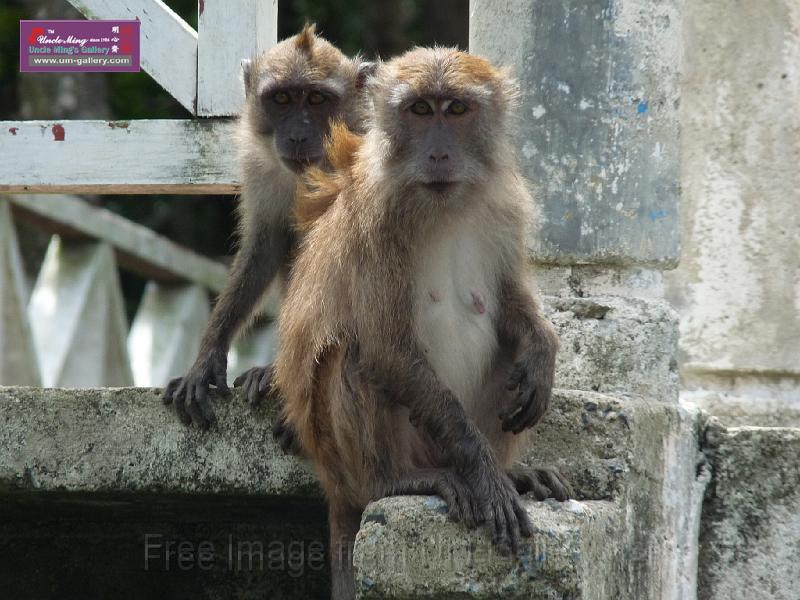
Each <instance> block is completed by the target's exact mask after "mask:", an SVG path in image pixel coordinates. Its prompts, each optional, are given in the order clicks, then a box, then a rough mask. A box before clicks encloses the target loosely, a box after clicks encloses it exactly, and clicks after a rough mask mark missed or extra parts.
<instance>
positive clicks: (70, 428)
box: [0, 388, 702, 600]
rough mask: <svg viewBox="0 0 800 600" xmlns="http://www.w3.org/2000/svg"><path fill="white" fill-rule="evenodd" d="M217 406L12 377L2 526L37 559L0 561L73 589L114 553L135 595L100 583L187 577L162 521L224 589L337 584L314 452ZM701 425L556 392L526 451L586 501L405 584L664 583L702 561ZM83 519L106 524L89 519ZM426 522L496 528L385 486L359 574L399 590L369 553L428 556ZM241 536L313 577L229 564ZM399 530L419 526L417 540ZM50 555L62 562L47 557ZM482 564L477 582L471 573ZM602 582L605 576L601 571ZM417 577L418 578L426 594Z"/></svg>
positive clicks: (535, 508)
mask: <svg viewBox="0 0 800 600" xmlns="http://www.w3.org/2000/svg"><path fill="white" fill-rule="evenodd" d="M215 406H216V409H217V415H218V418H219V427H218V429H217V430H213V431H210V432H199V431H195V430H193V429H187V428H185V427H184V426H183V425H181V424H180V423H178V421H177V419H176V418H175V416H174V414H172V411H171V410H169V409H167V408H165V407H163V406H162V405H161V404H160V400H159V391H158V390H154V389H144V388H123V389H101V390H93V389H92V390H62V389H37V388H0V501H2V502H3V504H4V506H8V507H10V509H9V511H6V513H5V514H6V515H7V516H6V520H5V521H2V522H1V523H0V525H1V526H0V538H2V539H3V540H4V541H7V542H10V543H13V545H14V547H16V548H18V549H19V552H20V553H21V554H24V555H26V556H27V555H30V556H31V559H32V558H33V557H34V556H36V557H37V559H38V560H36V561H34V560H31V562H30V563H28V564H29V566H30V568H29V569H28V570H26V569H24V568H23V569H15V570H14V571H13V572H5V571H7V570H9V569H10V567H8V565H6V567H8V568H5V567H0V571H3V572H0V578H2V579H3V580H4V581H10V582H11V583H10V588H9V589H14V590H16V589H27V588H25V586H26V585H29V584H28V583H27V582H29V581H30V580H31V578H32V577H33V578H36V577H38V579H36V581H37V584H36V585H40V586H46V585H53V586H61V587H64V586H66V587H65V588H64V589H67V588H68V587H69V583H70V581H71V582H72V584H74V585H76V586H79V585H80V583H79V582H78V581H77V579H76V577H78V576H79V575H77V573H80V577H84V576H85V575H86V571H85V570H84V571H80V570H75V569H74V568H73V567H74V565H75V561H78V562H80V563H81V564H86V563H92V564H98V565H100V564H102V563H103V559H105V561H106V563H107V566H108V568H109V569H110V571H111V572H115V573H119V575H120V577H121V580H124V581H125V582H127V584H128V587H127V588H126V591H125V593H124V594H122V595H120V592H119V590H118V589H117V588H114V589H113V590H112V589H111V588H104V589H106V592H107V593H109V594H110V593H112V592H113V593H114V595H115V596H116V597H124V598H127V597H131V598H133V597H136V596H137V595H138V596H139V597H141V596H142V595H145V596H146V595H147V590H149V589H151V588H150V586H151V585H153V586H155V585H156V584H158V585H161V586H168V585H175V581H177V580H178V579H180V577H179V575H178V574H176V573H175V572H174V570H175V569H176V568H177V567H176V565H175V563H174V562H173V563H171V567H165V566H164V564H163V562H161V561H163V559H164V554H165V553H166V550H165V548H164V546H163V545H161V546H158V545H157V547H156V548H155V550H154V552H155V558H154V559H153V563H152V566H153V569H154V571H155V572H153V571H148V572H146V573H144V574H142V570H141V568H142V558H143V557H144V556H145V554H144V552H145V540H146V538H145V536H146V535H147V534H148V533H150V534H152V533H155V534H159V535H161V537H160V538H157V539H158V540H162V541H169V540H172V541H174V542H176V543H177V542H180V541H184V542H187V543H188V544H189V547H190V548H194V549H195V550H197V548H198V546H199V544H200V543H201V542H202V541H205V540H212V541H213V542H214V543H213V546H214V550H215V553H216V554H215V557H216V560H215V561H214V562H213V568H212V569H211V570H210V571H208V572H206V571H204V570H202V569H200V567H199V566H198V565H197V564H196V563H193V562H191V561H189V567H188V568H189V569H190V570H191V573H192V578H193V579H192V581H193V585H194V584H195V583H196V582H197V581H202V582H205V585H207V586H208V589H211V590H215V593H217V594H218V595H221V596H226V595H228V596H230V595H234V596H235V595H238V594H239V592H241V591H242V590H243V589H246V590H248V593H249V592H252V591H253V590H256V591H259V590H261V591H263V592H264V594H265V595H266V594H267V593H268V590H270V589H284V590H288V589H295V590H300V591H298V592H297V595H295V596H294V597H298V598H299V597H309V595H311V596H314V595H315V594H316V592H313V593H312V592H311V591H309V590H312V589H313V590H318V589H320V588H319V586H323V587H324V585H326V584H325V582H326V581H327V568H326V567H325V566H324V565H323V566H322V567H320V566H319V565H317V569H320V568H321V569H322V570H313V569H312V568H311V566H310V564H311V558H312V555H313V556H316V554H318V553H319V552H318V551H317V552H316V554H314V552H312V550H313V549H314V548H317V546H315V545H314V543H315V542H316V543H318V544H322V545H323V546H322V547H325V546H326V545H327V540H326V536H325V534H324V526H323V522H324V516H321V515H324V509H323V508H322V504H321V502H320V495H319V488H318V486H317V485H316V483H315V480H314V477H313V475H312V474H311V471H310V470H309V468H308V466H307V465H305V464H304V463H303V462H302V461H299V460H297V459H294V458H291V457H286V456H283V455H282V454H281V452H280V450H279V449H278V447H277V446H276V445H275V444H274V442H273V441H272V439H271V435H270V426H271V423H272V421H273V419H274V416H275V413H274V408H273V407H270V406H264V407H262V408H259V409H257V410H255V411H251V410H250V409H249V408H247V406H246V404H245V402H244V400H243V398H242V397H241V395H240V394H239V393H238V392H237V393H235V394H234V397H233V398H232V399H231V400H229V401H221V400H220V401H217V402H216V403H215ZM700 428H701V427H700V425H699V423H698V417H697V416H696V415H691V414H689V413H686V411H683V410H682V409H680V408H679V407H677V406H676V405H670V404H667V403H663V402H656V401H646V400H642V399H636V398H626V399H618V398H613V397H610V396H606V395H603V394H598V393H594V392H581V391H569V390H560V391H557V392H556V394H555V395H554V398H553V402H552V404H551V409H550V411H549V412H548V414H547V416H546V417H545V419H544V420H543V421H542V423H541V424H539V425H538V426H537V428H536V430H535V435H534V442H533V444H532V446H531V447H530V448H529V449H528V451H527V453H526V455H525V456H524V462H527V463H529V464H537V463H539V464H541V463H546V464H554V465H557V466H559V467H560V468H561V469H562V470H563V472H564V473H565V474H566V475H567V476H568V477H569V478H570V480H571V481H572V482H573V483H574V485H575V488H576V490H577V498H578V500H577V501H574V502H570V503H568V504H565V505H557V504H553V503H550V502H547V503H544V504H537V503H532V504H530V506H529V509H530V511H531V517H532V519H533V520H534V522H535V523H536V525H537V531H539V532H540V533H539V534H537V535H536V536H535V537H534V538H533V539H532V540H531V544H532V545H531V546H530V547H529V550H530V553H529V556H528V558H525V556H526V555H525V554H523V556H522V557H520V558H516V559H513V560H511V559H505V558H502V557H489V558H488V559H487V561H488V562H486V563H485V564H480V565H478V566H476V565H475V564H474V563H467V564H464V565H462V566H461V567H456V568H455V569H454V570H451V571H447V568H446V567H445V566H441V567H436V568H438V569H440V571H439V572H440V573H441V574H442V576H443V577H447V579H443V580H442V581H440V582H439V583H438V584H437V583H436V582H435V581H434V580H433V579H431V577H432V575H433V571H431V572H430V573H428V574H427V575H426V576H425V578H426V580H427V581H428V583H424V581H423V579H421V578H417V579H414V578H410V579H407V580H406V581H407V582H408V583H407V585H417V586H425V585H427V586H430V587H431V589H436V590H439V592H441V593H445V592H444V591H443V590H444V589H445V588H447V586H457V585H461V586H462V587H461V588H457V589H458V590H460V591H459V592H458V593H459V594H461V593H463V597H472V596H475V597H482V596H483V597H490V596H493V595H494V596H497V595H501V596H503V597H506V596H508V595H509V594H511V592H510V591H509V589H510V588H511V587H514V586H522V587H521V588H520V589H521V590H523V591H524V593H534V592H535V593H534V596H533V597H547V598H592V597H596V598H599V597H603V596H597V595H592V594H593V593H594V592H593V591H592V590H597V589H609V590H612V591H613V593H614V594H616V595H617V596H618V597H620V598H636V599H637V600H638V599H640V598H655V597H659V596H658V594H660V593H661V592H662V591H663V590H664V589H665V586H668V585H669V584H667V583H663V582H664V581H672V580H674V579H675V577H674V576H675V574H676V573H680V572H683V571H688V572H692V571H691V564H689V565H687V564H686V561H689V563H691V560H692V556H688V557H687V556H686V555H687V553H686V552H684V547H685V546H687V545H688V542H687V541H686V540H683V539H682V538H681V536H682V535H683V533H682V532H684V531H685V530H686V529H687V527H686V523H687V522H691V523H693V521H692V519H698V518H699V507H700V504H699V500H698V499H697V498H698V496H697V494H698V490H699V498H702V485H700V484H698V482H697V481H696V473H697V471H698V469H697V465H698V463H699V461H701V459H702V455H701V454H700V453H699V449H698V441H697V440H698V431H699V429H700ZM670 465H673V466H670ZM674 465H678V468H676V467H674ZM695 487H697V489H695ZM381 513H382V514H385V515H386V516H385V519H386V521H387V523H391V524H392V527H391V528H389V529H384V530H380V529H378V528H377V526H375V523H379V522H380V521H381V520H382V519H380V518H377V519H373V520H371V519H370V516H369V515H373V514H381ZM306 514H307V515H309V516H308V517H306V516H304V515H306ZM315 515H316V516H315ZM85 522H91V523H92V525H91V526H87V528H81V527H83V526H78V525H76V524H78V523H85ZM420 523H425V525H424V527H423V529H424V530H425V531H427V532H428V535H430V536H433V537H434V538H435V539H441V540H445V539H447V540H450V541H449V542H448V543H451V544H454V548H461V549H463V548H469V547H471V546H470V544H472V543H473V542H475V543H476V544H477V542H478V541H481V540H482V541H483V542H487V543H488V539H486V534H485V533H484V532H482V531H477V532H468V531H466V530H464V529H462V528H461V527H460V526H457V525H455V524H452V523H446V522H445V521H444V519H443V515H442V514H441V503H440V501H439V500H437V499H431V498H423V499H420V498H399V499H386V500H382V501H380V502H378V503H375V504H373V505H371V506H370V507H369V508H368V510H367V514H366V516H365V521H364V525H365V527H364V531H362V532H361V533H360V535H359V541H358V543H357V547H356V556H357V559H358V565H359V574H360V579H359V581H360V582H361V583H360V584H359V585H361V584H362V583H364V582H367V584H368V583H369V581H372V582H374V584H373V585H374V586H377V587H376V589H381V590H384V591H385V593H386V594H387V595H386V597H392V596H391V595H389V592H390V591H391V589H394V588H392V587H391V586H392V585H395V584H396V583H397V582H396V581H395V582H392V580H391V579H386V577H387V575H386V574H385V573H384V571H385V570H386V569H384V567H383V566H382V565H381V564H380V563H376V562H374V561H373V562H372V563H370V561H369V560H368V558H369V552H367V550H368V549H371V550H370V551H371V552H372V551H374V552H379V551H383V552H386V551H392V552H394V551H400V550H402V551H407V552H408V556H409V559H408V560H409V563H408V564H409V565H413V564H420V563H419V557H418V556H417V555H416V554H415V553H416V552H419V551H421V550H425V549H427V545H425V544H420V543H418V538H417V537H415V536H414V533H413V532H414V531H415V528H416V530H417V531H419V527H420V525H419V524H420ZM89 531H91V532H94V536H90V537H91V539H92V540H93V542H92V543H91V544H89V543H88V541H87V540H85V539H84V538H85V537H86V535H88V534H87V533H86V532H89ZM382 531H383V532H384V533H381V532H382ZM281 532H282V533H281ZM287 532H289V533H287ZM389 534H391V535H389ZM229 535H231V536H233V539H234V540H245V541H253V540H256V541H260V542H261V544H262V547H263V550H264V553H265V555H266V553H267V551H268V549H269V547H270V546H269V544H270V543H271V542H276V543H278V544H279V549H278V550H277V552H278V556H279V557H280V556H283V557H284V558H286V556H287V554H286V553H287V552H289V551H290V549H291V548H292V544H293V543H296V544H299V545H300V547H301V556H300V559H301V561H300V562H301V563H302V565H306V567H307V569H306V572H305V573H306V575H305V576H304V578H303V583H302V585H301V584H299V583H298V584H297V585H296V586H295V587H292V586H291V585H290V584H291V579H292V574H291V573H289V572H288V570H287V568H286V566H284V568H283V570H279V571H278V572H277V573H275V572H271V571H270V572H268V573H265V572H264V571H263V570H262V571H259V572H258V576H257V577H256V576H253V574H252V573H250V576H251V577H250V579H246V578H239V579H237V578H235V577H233V579H231V576H230V574H229V573H228V571H227V570H226V569H227V564H228V560H227V556H228V555H227V552H228V550H227V548H229V547H230V545H229V544H228V542H227V540H228V537H229ZM76 536H77V538H79V539H83V540H84V541H87V543H86V545H85V546H83V545H80V544H79V545H78V546H79V547H78V550H76V551H75V555H74V561H71V562H70V561H66V562H65V561H64V560H63V559H62V558H61V556H62V555H63V553H66V552H69V551H71V550H69V548H71V544H72V543H73V541H74V540H75V539H76ZM81 536H83V537H81ZM248 536H249V537H248ZM287 536H288V537H287ZM392 536H394V537H392ZM403 536H405V539H407V540H409V541H408V543H407V544H406V545H405V546H404V545H403V544H401V543H400V540H402V539H404V538H403ZM45 538H46V539H47V543H44V542H43V540H44V539H45ZM121 538H122V539H121ZM609 540H610V541H612V542H613V543H608V542H609ZM123 542H124V543H123ZM442 544H444V541H442ZM120 545H123V546H125V548H126V550H125V551H121V550H119V547H120ZM235 546H236V544H234V547H235ZM478 547H486V544H482V546H481V545H476V548H478ZM294 548H295V553H296V552H297V551H298V548H297V546H295V547H294ZM173 550H174V547H173ZM487 551H488V550H487ZM282 552H283V554H282ZM234 554H236V551H235V550H234ZM111 556H114V557H115V559H113V560H112V559H110V558H108V557H111ZM81 557H82V558H81ZM542 557H543V558H542ZM173 558H174V557H173ZM195 558H196V557H195ZM533 558H535V560H534V561H533V562H530V561H531V559H533ZM540 559H541V560H540ZM265 560H266V556H265ZM287 560H288V559H287ZM296 561H297V556H295V565H297V562H296ZM303 561H307V563H308V564H306V562H303ZM414 561H416V562H414ZM525 561H528V562H527V563H526V562H525ZM428 562H430V561H428ZM42 564H46V565H48V568H47V569H46V572H45V573H44V574H43V573H42V572H41V569H40V568H39V567H40V566H41V565H42ZM132 564H133V565H135V566H134V567H132V566H131V565H132ZM287 564H288V563H287ZM526 564H527V565H528V566H526ZM70 565H72V566H70ZM302 565H301V566H302ZM159 566H160V569H159ZM264 568H266V567H264ZM431 568H434V567H433V566H431ZM170 569H172V571H170ZM475 569H479V570H475ZM107 573H108V571H106V574H103V573H102V572H101V570H100V567H99V566H98V569H93V570H91V575H90V576H91V577H96V578H97V579H98V581H100V582H101V584H102V583H103V582H105V583H108V582H109V581H110V580H109V579H108V575H107ZM448 573H449V574H448ZM226 574H227V575H226ZM600 574H602V577H600ZM478 577H480V579H479V580H480V581H481V583H482V585H481V588H480V589H476V590H473V591H469V589H467V588H465V587H463V586H466V585H468V584H469V583H470V581H478ZM176 578H177V579H176ZM154 582H155V583H154ZM459 582H460V583H459ZM590 583H591V585H592V586H594V587H587V586H588V585H589V584H590ZM108 585H111V584H110V583H108ZM437 585H438V587H435V586H437ZM287 586H288V587H287ZM309 586H310V587H309ZM380 586H384V587H380ZM386 586H388V587H386ZM598 586H600V587H598ZM37 589H44V588H37ZM76 589H79V588H76ZM370 589H371V588H370V586H369V585H367V589H366V590H365V589H363V588H362V591H363V592H364V593H373V592H370ZM397 589H399V588H397ZM419 589H422V588H420V587H415V588H413V589H411V591H410V592H409V594H412V592H413V594H418V593H420V594H422V595H423V596H424V595H425V594H424V593H422V592H420V591H419ZM514 589H516V588H514ZM415 590H416V591H415ZM537 590H538V591H537ZM548 590H549V591H548ZM406 591H407V590H406ZM439 592H437V593H439ZM590 592H591V593H590ZM405 593H406V592H405V591H402V590H400V591H398V592H397V594H399V595H396V596H394V597H408V595H403V594H405ZM448 593H449V592H448ZM520 593H522V592H520ZM598 593H599V592H598ZM286 594H287V597H292V596H291V595H288V594H289V593H288V592H286ZM413 594H412V595H413ZM470 594H472V596H471V595H470ZM548 594H549V595H548ZM45 595H46V594H45ZM512 595H513V594H512ZM675 597H680V596H679V595H678V596H675Z"/></svg>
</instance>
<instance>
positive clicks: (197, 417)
mask: <svg viewBox="0 0 800 600" xmlns="http://www.w3.org/2000/svg"><path fill="white" fill-rule="evenodd" d="M182 404H183V408H184V410H185V411H186V414H188V415H189V417H190V421H189V423H187V425H192V424H194V425H196V426H198V427H201V426H202V423H203V415H201V414H200V409H199V408H198V407H197V404H196V403H195V401H194V388H193V387H189V388H187V389H186V395H185V396H184V398H183V402H182Z"/></svg>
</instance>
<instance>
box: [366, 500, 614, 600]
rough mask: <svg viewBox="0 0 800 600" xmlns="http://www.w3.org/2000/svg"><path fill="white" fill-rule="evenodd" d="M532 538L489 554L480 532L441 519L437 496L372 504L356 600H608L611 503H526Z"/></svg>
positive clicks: (488, 545)
mask: <svg viewBox="0 0 800 600" xmlns="http://www.w3.org/2000/svg"><path fill="white" fill-rule="evenodd" d="M526 509H527V511H528V514H529V515H530V517H531V520H532V522H533V525H534V535H533V537H531V538H530V539H529V540H528V542H527V543H526V544H525V545H524V546H523V547H522V548H521V549H520V552H519V555H518V556H511V557H504V556H500V555H499V554H497V553H496V552H495V549H494V547H493V546H492V543H491V540H490V538H489V535H488V533H487V532H486V531H485V529H478V530H476V531H467V530H465V529H464V528H463V527H462V526H460V525H458V524H455V523H453V522H451V521H449V520H448V519H447V516H446V506H445V504H444V502H443V501H442V500H441V499H439V498H438V497H436V496H406V497H397V498H385V499H383V500H379V501H377V502H373V503H372V504H370V505H369V506H368V507H367V509H366V511H364V516H363V517H362V520H361V529H360V530H359V532H358V537H357V540H356V547H355V553H354V567H355V578H356V586H357V590H358V593H357V595H358V597H360V598H437V599H439V598H551V599H555V598H572V599H578V598H606V597H609V598H610V597H612V596H607V595H606V594H605V589H606V579H607V574H606V575H604V574H603V570H604V569H607V567H608V565H609V564H610V563H612V562H613V559H612V556H613V555H614V554H616V553H617V552H618V550H619V549H618V547H617V546H615V545H613V544H608V543H606V542H607V540H608V539H610V538H613V537H615V535H616V530H617V527H618V521H619V516H620V514H621V511H620V507H619V506H618V505H617V504H615V503H613V502H603V501H590V502H577V501H574V500H570V501H568V502H565V503H563V504H561V503H558V502H555V501H547V502H533V501H531V502H528V503H527V505H526Z"/></svg>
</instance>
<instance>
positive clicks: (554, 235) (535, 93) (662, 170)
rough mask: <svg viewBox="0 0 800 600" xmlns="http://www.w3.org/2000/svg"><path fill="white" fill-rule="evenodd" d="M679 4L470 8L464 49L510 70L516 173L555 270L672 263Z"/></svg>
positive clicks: (540, 253)
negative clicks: (538, 212)
mask: <svg viewBox="0 0 800 600" xmlns="http://www.w3.org/2000/svg"><path fill="white" fill-rule="evenodd" d="M682 5H683V2H682V0H665V1H662V2H651V1H649V0H597V1H594V2H585V1H584V0H565V1H562V2H550V1H546V0H510V1H507V2H502V3H498V2H495V1H493V0H472V1H471V2H470V51H472V52H475V53H478V54H483V55H486V56H488V57H489V58H491V59H493V60H495V61H497V62H498V63H500V64H505V65H508V66H509V67H512V68H513V69H514V72H515V75H516V76H517V77H518V79H519V81H520V85H521V90H522V106H521V110H520V117H521V118H520V119H519V123H518V125H517V127H516V132H517V140H518V144H519V147H520V149H521V156H520V158H521V160H522V166H523V168H524V170H525V173H526V175H527V177H528V179H529V180H530V181H531V182H532V183H533V184H534V186H536V188H537V191H538V195H539V198H540V200H541V204H542V209H543V226H542V229H541V232H540V234H539V235H538V236H535V237H534V238H532V239H531V246H532V250H533V253H534V256H535V257H536V258H537V259H538V260H540V261H544V262H548V263H558V264H575V263H586V262H591V263H617V264H620V263H621V264H659V265H664V266H666V265H674V264H675V262H676V261H677V258H678V214H677V199H678V195H679V186H678V182H679V177H678V165H679V162H678V149H679V144H678V143H677V137H678V106H679V87H678V69H679V66H680V54H681V22H682V21H681V13H680V10H681V7H682Z"/></svg>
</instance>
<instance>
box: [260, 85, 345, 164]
mask: <svg viewBox="0 0 800 600" xmlns="http://www.w3.org/2000/svg"><path fill="white" fill-rule="evenodd" d="M340 104H341V103H340V99H339V97H338V95H337V94H336V93H334V92H333V90H331V89H328V88H325V87H323V86H315V87H308V88H305V89H303V88H287V87H275V86H269V87H266V88H265V89H264V90H263V91H262V92H261V106H262V108H263V110H264V113H265V115H266V117H267V119H268V120H269V122H270V123H271V124H272V131H273V136H274V138H273V139H274V144H275V150H276V151H277V153H278V156H279V157H280V159H281V161H282V162H283V164H284V165H285V166H286V167H287V168H289V169H291V170H292V171H294V172H295V173H300V172H302V171H303V170H305V169H306V168H307V167H308V166H310V165H315V164H317V163H319V162H320V160H322V157H323V155H324V148H323V140H324V139H325V136H326V135H327V134H328V130H329V127H330V125H329V124H330V120H331V118H335V117H338V116H339V112H340V110H339V107H340Z"/></svg>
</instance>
